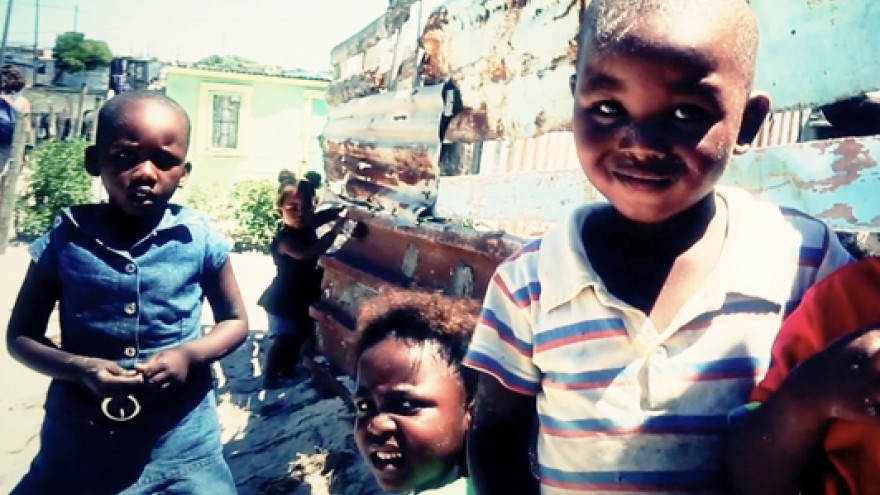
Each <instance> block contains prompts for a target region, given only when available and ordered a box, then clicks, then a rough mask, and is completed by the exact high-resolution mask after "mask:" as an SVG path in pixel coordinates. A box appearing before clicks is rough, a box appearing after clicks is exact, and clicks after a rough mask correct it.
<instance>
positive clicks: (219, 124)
mask: <svg viewBox="0 0 880 495" xmlns="http://www.w3.org/2000/svg"><path fill="white" fill-rule="evenodd" d="M240 118H241V95H238V94H228V93H227V94H224V93H212V94H211V148H213V149H217V150H235V149H238V130H239V129H238V126H239V122H240Z"/></svg>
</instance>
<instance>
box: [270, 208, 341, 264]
mask: <svg viewBox="0 0 880 495" xmlns="http://www.w3.org/2000/svg"><path fill="white" fill-rule="evenodd" d="M343 227H345V219H344V218H339V219H337V220H336V223H334V224H333V227H331V228H330V230H328V231H327V232H325V233H324V235H322V236H321V237H319V238H318V240H317V241H316V242H314V243H312V244H308V245H304V244H301V243H298V242H295V241H293V240H291V239H282V240H281V242H279V243H278V251H279V252H280V253H281V254H283V255H285V256H290V257H291V258H296V259H298V260H313V259H317V258H319V257H320V256H321V255H322V254H324V253H326V252H327V250H328V249H330V246H332V245H333V242H334V241H335V240H336V236H338V235H339V234H340V233H341V232H342V229H343Z"/></svg>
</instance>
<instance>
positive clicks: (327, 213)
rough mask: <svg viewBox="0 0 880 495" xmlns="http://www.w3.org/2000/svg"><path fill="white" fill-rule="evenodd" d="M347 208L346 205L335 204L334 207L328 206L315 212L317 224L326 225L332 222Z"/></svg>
mask: <svg viewBox="0 0 880 495" xmlns="http://www.w3.org/2000/svg"><path fill="white" fill-rule="evenodd" d="M343 210H345V207H344V206H334V207H333V208H327V209H326V210H321V211H319V212H316V213H315V225H324V224H325V223H330V222H332V221H334V220H336V219H337V218H339V214H340V213H342V211H343Z"/></svg>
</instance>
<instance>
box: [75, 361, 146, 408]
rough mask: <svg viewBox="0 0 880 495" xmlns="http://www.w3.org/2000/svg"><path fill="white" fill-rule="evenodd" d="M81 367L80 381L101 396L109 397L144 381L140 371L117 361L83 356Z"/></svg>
mask: <svg viewBox="0 0 880 495" xmlns="http://www.w3.org/2000/svg"><path fill="white" fill-rule="evenodd" d="M81 367H82V376H81V378H80V381H81V382H82V384H83V385H85V386H86V388H88V389H89V391H91V392H92V393H93V394H95V396H96V397H99V398H103V397H109V396H111V395H115V394H118V393H120V392H122V391H124V390H126V389H128V388H130V387H132V386H134V385H141V384H143V383H144V377H143V375H141V374H140V373H139V372H138V371H136V370H130V369H125V368H123V367H122V366H119V364H117V363H116V362H115V361H110V360H107V359H101V358H95V357H87V358H83V360H82V362H81Z"/></svg>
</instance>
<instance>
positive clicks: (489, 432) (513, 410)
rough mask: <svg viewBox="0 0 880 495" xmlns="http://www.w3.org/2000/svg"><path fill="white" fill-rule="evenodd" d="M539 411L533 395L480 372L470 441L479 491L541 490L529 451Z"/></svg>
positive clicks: (520, 493) (472, 472) (469, 454)
mask: <svg viewBox="0 0 880 495" xmlns="http://www.w3.org/2000/svg"><path fill="white" fill-rule="evenodd" d="M536 415H537V412H536V409H535V398H534V397H532V396H529V395H523V394H518V393H516V392H513V391H511V390H509V389H507V388H506V387H505V386H504V385H502V384H501V383H500V382H499V381H498V380H496V379H495V378H494V377H492V376H490V375H487V374H482V373H481V374H480V381H479V385H478V388H477V397H476V406H475V410H474V418H473V423H472V425H471V430H470V433H469V434H468V443H467V459H468V468H469V471H470V477H471V479H473V481H474V486H475V487H476V489H477V493H479V494H480V495H488V494H504V495H508V494H511V493H516V494H518V495H530V494H537V493H538V492H539V490H538V480H537V478H536V477H535V476H534V474H533V473H532V465H531V461H530V455H529V453H530V449H531V445H532V439H533V437H534V431H533V425H534V424H535V422H536Z"/></svg>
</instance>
